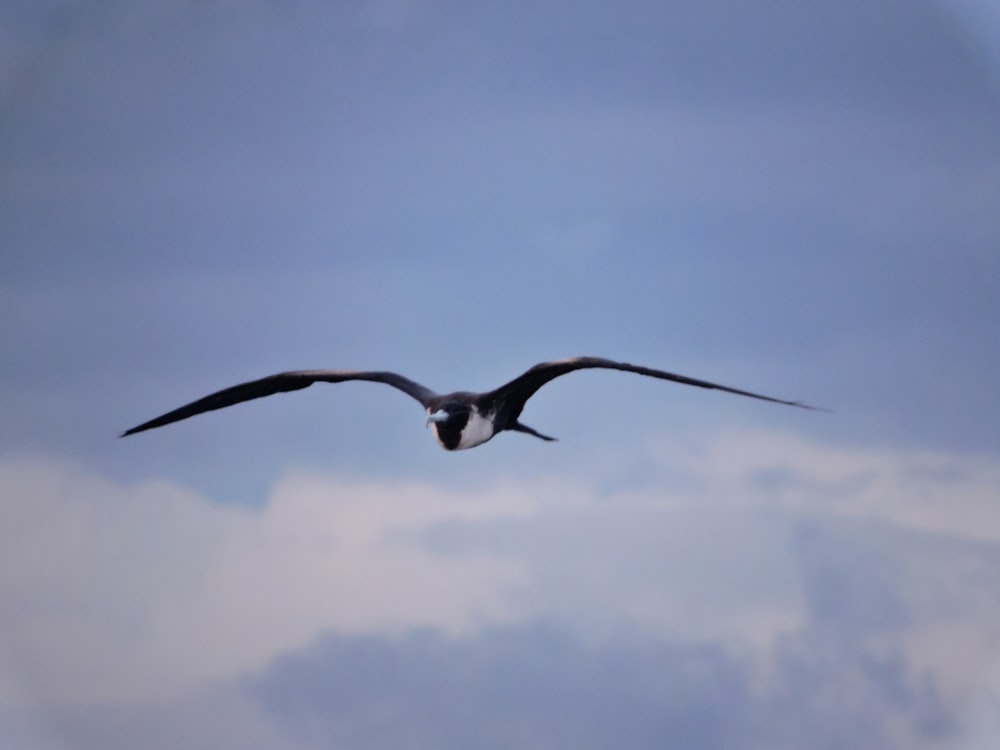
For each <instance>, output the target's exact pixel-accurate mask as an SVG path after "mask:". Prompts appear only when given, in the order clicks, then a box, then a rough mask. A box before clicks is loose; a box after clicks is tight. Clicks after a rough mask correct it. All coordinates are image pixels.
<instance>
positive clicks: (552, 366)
mask: <svg viewBox="0 0 1000 750" xmlns="http://www.w3.org/2000/svg"><path fill="white" fill-rule="evenodd" d="M591 368H600V369H605V370H623V371H625V372H635V373H638V374H639V375H648V376H649V377H651V378H660V379H661V380H672V381H673V382H675V383H682V384H684V385H696V386H698V387H699V388H711V389H714V390H718V391H726V392H727V393H735V394H737V395H739V396H749V397H750V398H757V399H761V400H762V401H772V402H774V403H776V404H786V405H788V406H797V407H799V408H802V409H812V410H815V411H823V410H822V409H818V408H817V407H815V406H808V405H807V404H803V403H802V402H801V401H785V400H784V399H780V398H772V397H770V396H762V395H760V394H759V393H751V392H750V391H742V390H740V389H738V388H729V387H728V386H725V385H719V384H718V383H710V382H708V381H707V380H698V379H697V378H689V377H687V376H686V375H675V374H674V373H672V372H665V371H664V370H654V369H653V368H651V367H642V366H640V365H630V364H629V363H628V362H615V361H614V360H610V359H603V358H601V357H572V358H570V359H561V360H557V361H554V362H542V363H541V364H537V365H535V366H534V367H532V368H531V369H530V370H528V371H527V372H525V373H524V374H523V375H520V376H518V377H516V378H514V379H513V380H512V381H510V382H509V383H506V384H504V385H502V386H500V387H499V388H497V389H496V390H495V391H492V392H490V393H489V394H487V398H492V399H496V401H497V402H498V403H500V404H502V407H501V409H502V410H503V411H504V412H506V414H507V415H508V418H509V419H510V420H516V419H517V417H518V415H520V413H521V410H522V409H523V408H524V404H525V402H526V401H527V400H528V399H529V398H531V397H532V396H533V395H534V393H535V391H537V390H538V389H539V388H541V387H542V386H543V385H545V384H546V383H548V382H549V381H550V380H552V379H554V378H558V377H559V376H560V375H565V374H566V373H569V372H573V371H574V370H586V369H591Z"/></svg>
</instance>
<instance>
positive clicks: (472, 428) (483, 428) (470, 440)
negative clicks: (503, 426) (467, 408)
mask: <svg viewBox="0 0 1000 750" xmlns="http://www.w3.org/2000/svg"><path fill="white" fill-rule="evenodd" d="M494 416H495V415H494V414H493V413H492V412H491V413H488V414H486V415H485V416H484V415H482V414H480V413H479V410H478V409H477V408H476V407H474V406H473V407H472V411H471V412H469V421H468V422H466V424H465V428H464V429H463V430H462V439H461V440H459V441H458V446H457V447H456V448H455V450H463V449H465V448H474V447H475V446H477V445H481V444H482V443H485V442H486V441H487V440H489V439H490V438H491V437H493V417H494Z"/></svg>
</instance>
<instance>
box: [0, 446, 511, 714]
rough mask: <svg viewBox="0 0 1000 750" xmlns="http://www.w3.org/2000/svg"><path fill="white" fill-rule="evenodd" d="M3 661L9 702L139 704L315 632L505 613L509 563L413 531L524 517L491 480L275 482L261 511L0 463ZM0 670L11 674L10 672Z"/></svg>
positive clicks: (51, 467)
mask: <svg viewBox="0 0 1000 750" xmlns="http://www.w3.org/2000/svg"><path fill="white" fill-rule="evenodd" d="M0 484H2V485H3V486H4V488H5V497H6V499H5V501H4V508H3V523H2V526H0V595H2V598H3V601H4V602H5V617H4V619H5V622H4V628H3V633H4V635H3V638H4V643H3V646H2V650H0V655H2V656H0V658H3V659H4V661H5V670H4V672H5V673H6V674H7V675H8V677H7V679H6V680H5V681H4V683H5V684H2V685H0V686H2V687H3V688H4V690H5V692H6V698H7V699H8V700H11V699H14V698H16V697H17V696H15V695H13V694H12V693H13V692H14V691H15V689H16V690H18V691H20V692H21V693H22V696H21V697H22V698H23V699H27V700H29V701H31V700H33V699H34V700H41V701H43V702H49V701H54V702H56V703H63V702H68V703H73V702H77V701H84V702H89V701H95V702H101V701H120V700H131V699H136V700H141V699H148V698H151V697H162V696H169V695H172V694H175V693H178V692H182V691H184V690H186V689H189V688H190V687H191V686H192V685H194V684H203V683H207V682H210V681H212V680H221V679H224V678H228V677H232V676H234V675H236V674H239V673H240V672H242V671H245V670H250V669H253V668H256V667H259V666H261V665H263V664H265V663H266V662H267V661H268V660H269V659H271V658H273V657H274V656H276V655H277V654H279V653H281V652H283V651H285V650H288V649H292V648H295V647H299V646H301V645H303V644H304V643H307V642H309V640H311V639H312V638H314V637H316V636H317V635H318V634H319V633H321V632H323V631H325V630H328V629H336V630H341V631H346V632H353V631H363V630H394V629H403V628H408V627H416V626H429V627H435V628H439V629H442V630H444V631H448V632H455V631H460V630H463V629H466V628H469V627H473V626H474V625H475V624H477V623H478V622H479V621H481V620H489V621H503V620H504V619H505V618H507V617H510V616H511V612H510V611H509V608H508V607H507V605H506V604H505V601H504V593H505V591H506V590H507V589H508V588H509V587H511V586H514V585H517V584H518V583H519V582H520V577H521V576H520V571H519V566H518V565H517V563H515V562H512V561H507V560H497V559H490V558H487V557H482V556H479V557H474V558H473V559H470V560H466V561H463V562H462V564H455V563H454V562H453V561H449V560H445V559H440V558H438V557H436V556H435V555H434V554H432V553H430V552H429V551H428V550H426V549H425V548H424V547H423V546H422V545H421V544H420V543H419V541H418V540H417V539H416V538H415V536H414V535H415V534H417V533H419V532H420V531H421V529H423V528H425V527H426V526H427V525H429V524H432V523H435V522H436V521H438V520H440V519H442V518H484V517H491V516H509V515H517V514H523V513H525V512H528V510H529V508H527V507H526V504H525V499H524V497H523V496H520V497H519V496H517V495H514V494H512V493H511V492H510V491H508V490H505V489H502V488H500V489H497V490H494V491H492V492H486V493H482V494H480V495H477V496H475V497H472V498H466V497H463V496H461V495H459V494H448V493H442V492H438V491H435V490H433V489H432V488H430V487H423V486H412V485H409V486H403V485H398V486H397V485H392V484H379V483H372V484H353V483H350V482H345V481H340V480H337V479H336V478H330V477H326V478H324V477H296V476H292V477H289V478H286V479H285V480H282V481H281V482H279V483H278V485H277V486H276V487H275V488H274V490H273V492H272V494H271V499H270V502H269V503H268V505H267V507H266V508H265V509H263V510H261V511H254V510H247V509H243V508H236V507H226V506H220V505H216V504H213V503H211V502H210V501H208V500H207V499H206V498H203V497H200V496H198V495H196V494H194V493H192V492H189V491H186V490H184V489H182V488H180V487H177V486H175V485H172V484H169V483H165V482H148V483H145V484H142V485H138V486H133V487H129V486H121V485H118V484H115V483H113V482H109V481H106V480H104V479H101V478H98V477H95V476H93V475H91V474H89V473H87V472H86V471H83V470H80V469H76V468H72V467H69V466H66V465H64V464H60V463H59V462H54V461H49V460H31V461H23V460H15V461H6V462H3V463H2V464H0ZM10 675H13V678H11V677H10Z"/></svg>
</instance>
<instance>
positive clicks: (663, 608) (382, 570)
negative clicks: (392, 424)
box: [0, 432, 1000, 748]
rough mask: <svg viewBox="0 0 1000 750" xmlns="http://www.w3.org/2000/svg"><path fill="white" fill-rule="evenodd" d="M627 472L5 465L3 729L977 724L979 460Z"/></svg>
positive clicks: (896, 727) (738, 458) (654, 449)
mask: <svg viewBox="0 0 1000 750" xmlns="http://www.w3.org/2000/svg"><path fill="white" fill-rule="evenodd" d="M635 461H636V465H634V466H630V467H625V470H627V472H628V473H630V474H634V475H636V476H643V477H644V479H643V481H642V482H641V483H640V485H639V486H626V487H621V486H616V485H617V484H618V478H617V477H616V475H615V474H614V472H609V473H606V474H605V477H604V481H603V482H602V481H600V477H598V480H597V481H596V482H595V483H593V484H587V485H585V484H582V483H581V482H580V481H579V480H578V479H569V478H565V477H559V476H553V477H550V478H549V479H548V480H545V481H541V482H538V481H532V482H531V483H526V484H518V483H517V482H516V481H510V482H507V483H498V484H496V485H495V486H493V487H488V488H483V489H480V490H471V491H456V490H451V491H450V490H442V489H435V488H434V487H433V486H430V485H425V484H419V483H406V482H379V481H359V480H345V479H342V478H338V477H337V476H332V475H317V474H305V473H292V474H289V475H288V476H286V477H285V478H283V479H282V480H281V481H279V482H278V483H277V484H276V485H275V486H274V488H273V489H272V491H271V493H270V497H269V501H268V503H267V504H266V505H265V506H264V507H263V508H258V509H246V508H241V507H232V506H225V505H219V504H215V503H213V502H211V501H210V500H209V499H208V498H205V497H203V496H200V495H198V494H196V493H192V492H190V491H186V490H184V489H183V488H181V487H178V486H177V485H176V484H172V483H168V482H144V483H140V484H136V485H122V484H119V483H115V482H111V481H108V480H106V479H102V478H101V477H99V476H95V475H93V474H92V473H89V472H87V471H84V470H81V469H79V468H76V467H73V466H72V465H69V464H66V463H64V462H59V461H56V460H52V459H47V458H44V457H36V458H22V459H7V460H5V461H4V462H3V463H2V464H0V483H2V484H3V486H4V487H5V495H6V497H7V499H6V500H5V503H4V509H3V516H4V517H3V524H2V526H0V557H2V565H0V570H2V577H0V598H2V601H3V602H4V612H3V619H4V623H3V625H4V627H3V633H4V635H3V644H2V651H0V656H2V659H3V670H2V674H3V675H4V678H3V680H2V682H0V691H2V692H0V698H2V703H0V705H2V706H3V708H4V711H3V714H4V716H6V717H7V718H6V720H5V724H6V725H7V726H8V727H11V728H14V727H21V728H22V730H23V728H24V727H26V726H27V727H34V728H36V729H37V728H38V727H42V726H47V727H50V728H51V727H52V726H57V727H63V728H64V730H65V731H68V732H69V733H70V736H72V737H73V738H74V742H79V743H80V744H79V746H80V747H90V746H94V747H97V746H99V743H98V740H97V739H93V743H98V744H90V745H88V744H87V742H89V741H90V740H87V741H84V739H85V738H87V737H91V738H103V739H102V740H101V741H102V742H104V741H107V740H108V738H109V737H117V738H119V740H118V741H120V742H122V743H124V742H125V739H123V738H128V737H130V736H136V735H137V734H138V733H140V732H141V731H146V730H149V729H150V727H152V726H155V725H157V723H158V722H159V723H162V724H165V725H170V726H174V727H175V729H176V731H178V732H179V731H181V728H182V727H187V729H186V730H185V731H187V732H188V734H187V735H184V736H186V737H188V738H189V739H191V738H194V737H208V736H215V735H214V734H213V733H212V732H211V731H209V730H208V727H211V726H214V727H217V731H225V732H228V731H230V729H225V730H223V729H221V728H218V727H221V726H223V725H221V724H218V723H216V722H215V721H214V720H213V717H215V719H219V717H223V716H225V717H232V716H236V715H243V714H246V715H247V716H253V717H254V719H253V721H255V722H258V723H259V724H260V725H261V726H262V727H266V728H267V731H266V732H264V730H262V731H261V733H259V736H261V737H262V736H265V735H268V736H271V737H272V738H274V743H275V745H274V746H277V744H276V743H278V742H279V740H280V742H282V743H284V742H287V743H290V744H289V746H290V747H293V746H294V747H298V746H301V747H304V748H310V747H321V746H328V745H329V743H331V742H333V743H334V744H337V745H338V746H343V747H373V748H374V747H391V746H394V745H395V746H398V743H399V742H402V741H404V740H412V741H413V742H416V743H417V744H420V743H426V744H433V745H435V746H439V747H462V746H468V742H469V741H470V738H471V737H483V738H485V739H484V742H486V744H484V745H482V746H484V747H492V746H496V747H500V746H510V743H512V742H513V743H514V744H523V743H524V742H526V741H527V738H529V737H533V738H536V740H537V741H538V742H541V743H542V745H541V746H557V745H562V744H565V743H566V742H571V743H573V744H576V745H578V746H581V747H590V746H593V747H599V746H602V745H603V746H606V744H604V743H606V742H607V741H610V739H611V738H612V737H614V736H622V737H625V736H628V737H631V739H633V740H634V745H635V746H638V747H645V746H654V745H656V743H657V742H660V744H662V741H663V740H664V738H666V737H674V738H677V741H679V742H680V741H682V740H684V741H687V742H690V743H694V744H696V745H698V746H700V747H710V748H723V747H736V746H743V747H746V746H760V747H782V746H788V747H794V746H801V743H802V742H805V741H806V739H807V738H809V737H815V733H817V732H819V731H820V730H821V729H823V731H826V732H828V735H827V739H823V740H821V741H818V744H817V743H816V742H812V743H811V746H814V747H830V748H833V747H843V746H845V743H846V744H850V743H851V742H855V743H857V742H861V740H862V739H864V742H867V743H868V744H864V743H862V744H855V745H853V746H857V747H873V748H874V747H937V746H941V743H943V742H945V741H954V742H958V739H956V738H961V737H962V736H963V735H962V732H965V731H968V732H971V731H973V730H972V729H971V728H970V727H974V725H975V721H977V720H978V719H976V717H977V716H978V715H979V714H977V710H978V711H980V712H981V711H982V708H981V706H982V705H984V704H988V702H989V701H990V700H992V698H991V696H994V695H995V674H996V669H997V664H998V661H997V660H998V655H1000V625H998V623H1000V594H998V593H997V592H998V591H1000V572H998V571H1000V540H998V539H997V536H998V530H997V527H996V524H991V523H990V520H991V519H995V517H996V515H995V513H996V512H995V509H994V508H993V496H994V494H993V490H994V488H995V487H996V486H997V485H996V482H997V476H996V468H995V467H993V466H991V465H989V464H987V463H983V462H980V461H977V460H974V459H968V458H960V457H954V456H947V455H943V454H942V455H930V454H926V453H917V452H912V453H905V452H904V453H898V452H873V451H866V452H860V451H854V450H849V449H843V448H837V447H835V446H830V445H822V444H817V443H807V442H803V441H802V440H800V439H797V438H794V437H792V436H790V435H787V434H783V433H769V432H756V433H743V434H731V435H728V436H720V437H717V438H716V439H714V440H708V439H705V440H704V441H702V442H700V443H699V442H695V443H693V444H687V445H685V444H681V443H680V441H677V440H674V439H671V438H666V437H664V438H662V439H658V440H653V441H651V442H650V443H649V444H648V445H647V446H646V452H645V455H644V456H641V457H639V458H636V459H635ZM748 488H749V489H748ZM991 681H993V682H991ZM991 691H993V692H991ZM192 696H199V698H198V700H193V699H192ZM202 704H203V705H202ZM199 706H201V707H200V708H199ZM462 706H464V707H465V708H460V707H462ZM977 706H978V707H979V708H977ZM212 707H214V708H212ZM142 717H145V719H143V718H142ZM170 717H183V720H182V719H181V718H176V720H171V718H170ZM236 723H237V724H238V725H243V726H246V721H241V722H236ZM625 726H627V727H630V729H628V731H627V732H626V735H621V732H625V731H626V730H624V729H622V727H625ZM66 727H69V729H66ZM130 727H131V728H130ZM143 728H145V729H143ZM11 731H13V729H11ZM628 732H631V733H632V734H631V735H629V734H628ZM268 733H270V734H268ZM81 738H83V739H81ZM586 738H589V739H586ZM747 738H749V739H750V740H752V741H753V742H756V743H757V744H756V745H755V744H753V743H751V744H750V745H747V744H745V743H744V744H740V743H741V742H743V741H744V740H746V739H747ZM491 743H492V744H491ZM505 743H506V745H505ZM546 743H547V744H546ZM588 743H589V744H588ZM182 744H183V743H182ZM682 744H683V742H682ZM70 746H73V747H75V746H77V745H70ZM104 746H105V747H115V745H114V744H107V745H104ZM120 746H122V747H125V746H126V745H125V744H121V745H120ZM164 746H165V747H167V746H169V745H164ZM178 746H180V745H178ZM956 746H957V747H963V745H956ZM967 746H969V747H971V746H972V745H967Z"/></svg>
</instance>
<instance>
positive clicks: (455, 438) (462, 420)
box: [427, 403, 472, 451]
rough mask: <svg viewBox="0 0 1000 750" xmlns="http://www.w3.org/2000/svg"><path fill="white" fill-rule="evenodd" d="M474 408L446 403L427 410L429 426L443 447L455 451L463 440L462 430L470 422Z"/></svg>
mask: <svg viewBox="0 0 1000 750" xmlns="http://www.w3.org/2000/svg"><path fill="white" fill-rule="evenodd" d="M471 413H472V409H471V408H470V407H469V406H468V405H466V404H459V403H444V404H441V405H438V406H435V407H432V408H430V409H428V410H427V426H428V427H431V428H433V429H434V435H435V437H436V438H437V441H438V442H439V443H440V444H441V447H443V448H445V449H447V450H450V451H453V450H455V449H456V448H458V447H459V443H460V442H461V441H462V430H464V429H465V426H466V425H467V424H468V423H469V416H470V414H471Z"/></svg>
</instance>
